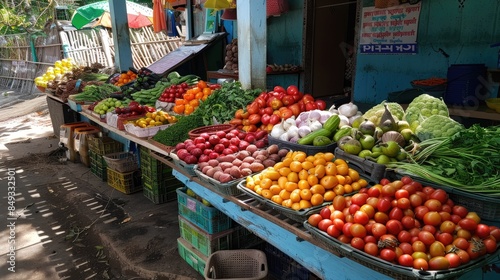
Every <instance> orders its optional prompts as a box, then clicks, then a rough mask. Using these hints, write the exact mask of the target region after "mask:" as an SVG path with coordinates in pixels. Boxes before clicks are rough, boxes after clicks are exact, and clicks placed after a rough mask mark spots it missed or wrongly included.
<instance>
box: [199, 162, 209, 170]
mask: <svg viewBox="0 0 500 280" xmlns="http://www.w3.org/2000/svg"><path fill="white" fill-rule="evenodd" d="M207 165H208V162H206V161H205V162H199V163H198V169H199V170H203V168H204V167H205V166H207Z"/></svg>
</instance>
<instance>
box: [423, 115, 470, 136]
mask: <svg viewBox="0 0 500 280" xmlns="http://www.w3.org/2000/svg"><path fill="white" fill-rule="evenodd" d="M463 129H464V126H463V125H462V124H461V123H459V122H456V121H455V120H453V119H452V118H450V117H445V116H441V115H433V116H430V117H428V118H426V119H425V120H423V121H422V122H421V123H420V124H419V125H418V126H417V128H416V129H415V135H417V137H418V139H420V141H424V140H427V139H431V138H437V137H450V136H452V135H454V134H455V133H457V132H459V131H461V130H463Z"/></svg>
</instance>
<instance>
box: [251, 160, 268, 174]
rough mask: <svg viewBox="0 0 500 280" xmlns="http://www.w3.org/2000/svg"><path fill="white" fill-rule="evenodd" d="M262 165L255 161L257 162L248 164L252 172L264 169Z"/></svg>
mask: <svg viewBox="0 0 500 280" xmlns="http://www.w3.org/2000/svg"><path fill="white" fill-rule="evenodd" d="M264 168H265V167H264V165H263V164H262V163H257V162H254V163H252V164H250V170H252V172H260V171H262V170H264Z"/></svg>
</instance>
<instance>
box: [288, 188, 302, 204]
mask: <svg viewBox="0 0 500 280" xmlns="http://www.w3.org/2000/svg"><path fill="white" fill-rule="evenodd" d="M300 199H301V197H300V190H299V189H296V190H294V191H292V192H291V193H290V200H291V201H292V202H299V201H300Z"/></svg>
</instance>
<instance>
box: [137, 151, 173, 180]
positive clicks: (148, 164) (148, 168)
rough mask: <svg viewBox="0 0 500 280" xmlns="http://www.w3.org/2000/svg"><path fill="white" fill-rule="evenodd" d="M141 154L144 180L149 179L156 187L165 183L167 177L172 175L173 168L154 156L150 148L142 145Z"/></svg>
mask: <svg viewBox="0 0 500 280" xmlns="http://www.w3.org/2000/svg"><path fill="white" fill-rule="evenodd" d="M139 155H140V163H141V172H142V178H143V181H144V182H145V181H147V182H148V184H150V185H151V186H152V187H156V186H160V185H164V184H163V183H164V182H166V181H165V179H167V178H170V177H172V168H171V167H170V166H168V165H166V164H165V163H163V162H161V161H159V160H157V159H156V158H153V157H152V156H151V155H150V150H149V149H148V148H145V147H143V146H141V148H140V149H139ZM153 185H154V186H153Z"/></svg>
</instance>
